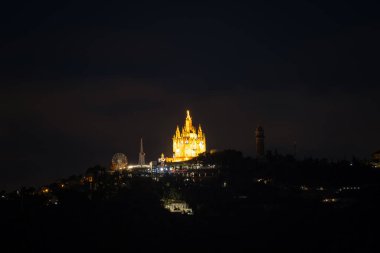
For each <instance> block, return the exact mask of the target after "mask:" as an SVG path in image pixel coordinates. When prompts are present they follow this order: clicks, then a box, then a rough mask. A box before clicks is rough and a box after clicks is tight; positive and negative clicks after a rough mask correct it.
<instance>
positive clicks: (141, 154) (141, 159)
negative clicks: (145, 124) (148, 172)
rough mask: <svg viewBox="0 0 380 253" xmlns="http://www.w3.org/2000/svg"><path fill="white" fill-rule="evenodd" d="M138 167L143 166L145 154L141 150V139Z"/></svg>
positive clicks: (142, 149) (141, 140) (141, 142)
mask: <svg viewBox="0 0 380 253" xmlns="http://www.w3.org/2000/svg"><path fill="white" fill-rule="evenodd" d="M139 165H140V166H142V165H145V153H144V148H143V139H142V138H141V139H140V153H139Z"/></svg>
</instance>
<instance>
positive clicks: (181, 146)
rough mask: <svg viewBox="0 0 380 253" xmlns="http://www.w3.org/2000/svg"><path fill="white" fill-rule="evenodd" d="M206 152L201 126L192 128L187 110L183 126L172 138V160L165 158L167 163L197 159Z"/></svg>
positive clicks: (204, 137)
mask: <svg viewBox="0 0 380 253" xmlns="http://www.w3.org/2000/svg"><path fill="white" fill-rule="evenodd" d="M204 152H206V134H205V133H204V132H203V130H202V127H201V125H199V127H198V129H196V128H195V127H194V126H193V120H192V118H191V116H190V111H189V110H187V115H186V119H185V125H184V126H183V127H182V129H181V131H180V128H179V126H178V125H177V129H176V131H175V133H174V136H173V158H166V161H167V162H182V161H187V160H190V159H192V158H195V157H197V156H198V155H199V154H201V153H204Z"/></svg>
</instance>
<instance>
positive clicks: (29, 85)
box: [0, 0, 380, 189]
mask: <svg viewBox="0 0 380 253" xmlns="http://www.w3.org/2000/svg"><path fill="white" fill-rule="evenodd" d="M8 2H12V3H7V4H4V3H2V5H1V7H0V28H1V30H0V84H1V92H0V101H1V103H0V104H1V107H0V110H1V121H0V140H1V146H0V189H12V188H14V187H16V186H20V185H40V184H44V183H48V182H51V181H52V180H55V179H58V178H61V177H68V176H70V175H72V174H79V173H83V172H84V171H85V170H86V169H87V168H88V167H91V166H94V165H96V164H101V165H104V166H108V165H109V164H110V160H111V158H112V155H113V154H114V153H116V152H123V153H126V154H127V156H128V159H129V161H130V162H137V160H138V152H139V138H140V136H143V138H144V145H145V152H146V153H147V157H146V159H147V160H148V161H151V160H156V159H157V157H158V156H159V155H160V154H161V152H164V153H165V154H166V155H171V153H172V152H171V145H172V143H171V137H172V135H173V134H174V131H175V127H176V125H177V124H178V125H182V124H183V123H184V119H185V116H186V112H185V110H186V109H189V110H191V114H192V116H193V121H194V123H195V124H196V125H198V124H199V123H201V124H202V127H203V130H204V131H205V132H206V134H207V148H208V149H212V148H215V149H218V150H223V149H227V148H231V149H237V150H241V151H243V153H244V154H245V155H250V156H253V155H254V152H255V146H254V129H255V128H256V127H257V125H259V124H260V125H262V126H263V127H264V130H265V135H266V147H267V148H269V149H277V150H278V151H279V152H280V153H283V154H285V153H292V152H293V143H294V142H295V141H296V143H297V156H298V158H300V159H302V158H304V157H308V156H313V157H326V158H328V159H343V158H346V159H351V157H352V155H355V156H357V157H360V158H370V155H371V153H372V152H374V151H376V150H378V149H380V131H379V130H380V117H379V115H380V99H379V94H380V93H379V92H380V87H379V84H380V75H379V65H380V64H379V59H380V49H379V47H380V18H379V14H378V13H379V6H376V5H374V4H369V3H365V2H364V1H325V2H323V1H322V2H321V1H305V0H302V1H291V2H290V1H244V2H241V3H238V1H231V2H223V1H215V2H207V1H199V2H198V3H197V2H190V1H172V2H165V1H135V2H134V3H133V1H120V2H115V1H104V2H99V1H89V2H84V1H81V2H80V3H78V1H63V2H59V1H49V2H38V3H37V2H36V1H25V3H23V2H21V1H18V2H16V1H8ZM13 2H14V3H13ZM247 2H249V3H247Z"/></svg>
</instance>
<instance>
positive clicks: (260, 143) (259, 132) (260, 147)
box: [256, 126, 265, 158]
mask: <svg viewBox="0 0 380 253" xmlns="http://www.w3.org/2000/svg"><path fill="white" fill-rule="evenodd" d="M264 155H265V149H264V129H263V128H262V127H261V126H258V127H257V128H256V158H263V157H264Z"/></svg>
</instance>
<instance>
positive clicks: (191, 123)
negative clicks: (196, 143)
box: [185, 110, 193, 133]
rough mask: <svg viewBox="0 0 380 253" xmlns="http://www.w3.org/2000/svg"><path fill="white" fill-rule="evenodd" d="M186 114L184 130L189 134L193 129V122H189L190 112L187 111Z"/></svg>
mask: <svg viewBox="0 0 380 253" xmlns="http://www.w3.org/2000/svg"><path fill="white" fill-rule="evenodd" d="M186 113H187V116H186V121H185V130H186V132H188V133H189V132H190V130H191V129H192V128H193V122H192V120H191V116H190V111H189V110H187V111H186Z"/></svg>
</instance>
